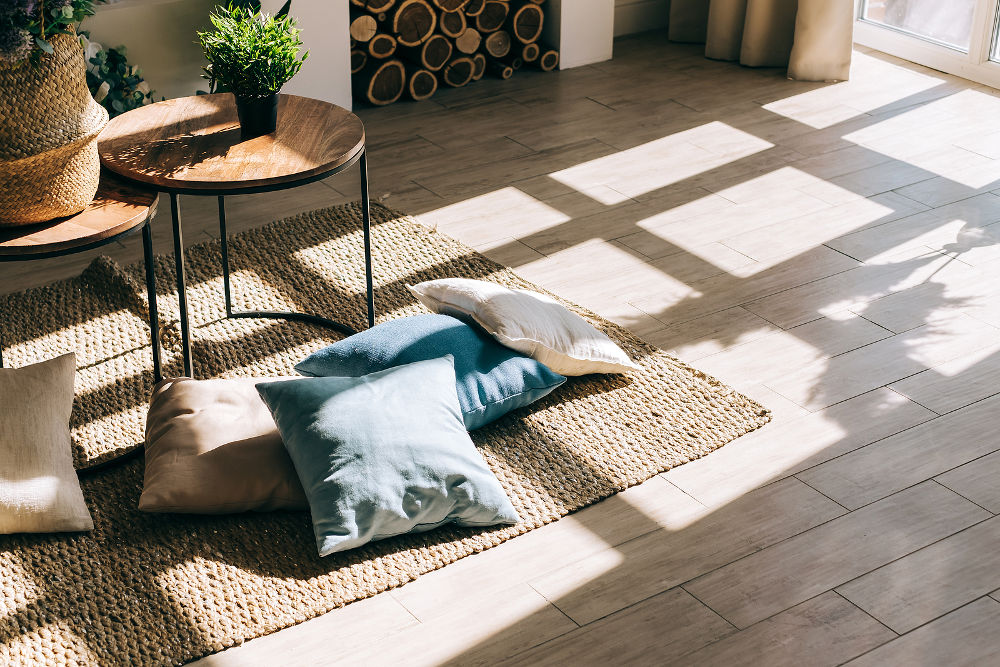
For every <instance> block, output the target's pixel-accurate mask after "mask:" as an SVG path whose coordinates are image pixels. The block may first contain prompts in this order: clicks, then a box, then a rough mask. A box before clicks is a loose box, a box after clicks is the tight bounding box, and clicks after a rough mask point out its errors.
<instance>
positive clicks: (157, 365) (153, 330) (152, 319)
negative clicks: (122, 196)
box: [0, 216, 163, 383]
mask: <svg viewBox="0 0 1000 667" xmlns="http://www.w3.org/2000/svg"><path fill="white" fill-rule="evenodd" d="M152 222H153V221H152V216H150V219H148V220H146V222H145V224H143V226H142V259H143V265H144V267H145V270H146V300H147V301H148V302H149V337H150V343H151V344H152V348H153V382H154V383H155V382H159V381H160V380H162V379H163V364H162V357H161V355H160V318H159V312H158V309H157V303H156V271H155V269H154V265H153V261H154V257H153V231H152ZM3 367H4V365H3V330H2V329H0V368H3Z"/></svg>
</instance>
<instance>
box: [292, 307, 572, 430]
mask: <svg viewBox="0 0 1000 667" xmlns="http://www.w3.org/2000/svg"><path fill="white" fill-rule="evenodd" d="M445 354H450V355H452V356H453V357H455V376H456V382H457V385H458V401H459V403H460V404H461V406H462V415H463V417H464V419H465V427H466V428H467V429H468V430H470V431H472V430H473V429H477V428H479V427H480V426H485V425H486V424H488V423H490V422H491V421H494V420H496V419H499V418H500V417H503V416H504V415H505V414H507V413H508V412H510V411H511V410H514V409H516V408H521V407H524V406H525V405H530V404H531V403H534V402H535V401H537V400H538V399H540V398H542V397H543V396H545V395H546V394H548V393H549V392H551V391H552V390H553V389H555V388H556V387H558V386H559V385H561V384H562V383H563V382H565V381H566V378H565V377H563V376H562V375H559V374H558V373H554V372H552V371H551V370H549V368H548V367H547V366H545V365H544V364H542V363H539V362H538V361H535V360H534V359H531V358H529V357H527V356H525V355H523V354H521V353H520V352H515V351H514V350H512V349H510V348H508V347H505V346H503V345H501V344H500V343H498V342H497V341H496V340H495V339H494V338H493V337H492V336H490V335H489V334H488V333H486V332H485V331H482V330H480V329H478V328H474V327H472V326H469V325H468V324H466V323H465V322H462V321H460V320H457V319H455V318H454V317H449V316H448V315H415V316H413V317H403V318H400V319H396V320H390V321H388V322H383V323H382V324H379V325H378V326H375V327H372V328H371V329H368V330H366V331H362V332H361V333H358V334H355V335H353V336H351V337H350V338H345V339H344V340H342V341H338V342H336V343H334V344H333V345H331V346H329V347H327V348H324V349H322V350H320V351H319V352H316V353H314V354H312V355H310V356H308V357H306V358H305V359H304V360H303V361H301V362H299V364H298V365H297V366H296V367H295V370H296V371H298V372H299V373H301V374H302V375H310V376H313V377H321V376H334V375H336V376H353V377H357V376H360V375H365V374H367V373H373V372H375V371H381V370H384V369H386V368H392V367H393V366H401V365H403V364H410V363H413V362H415V361H424V360H426V359H435V358H437V357H441V356H443V355H445Z"/></svg>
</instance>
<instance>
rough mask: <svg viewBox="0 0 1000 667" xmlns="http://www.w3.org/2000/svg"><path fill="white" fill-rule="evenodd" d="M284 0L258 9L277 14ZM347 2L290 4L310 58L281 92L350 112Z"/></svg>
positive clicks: (265, 1) (265, 0) (298, 0)
mask: <svg viewBox="0 0 1000 667" xmlns="http://www.w3.org/2000/svg"><path fill="white" fill-rule="evenodd" d="M283 4H285V2H284V0H262V2H261V7H262V8H263V9H264V11H267V12H272V13H273V12H276V11H278V10H279V9H280V8H281V6H282V5H283ZM347 4H348V3H347V0H292V12H291V13H292V16H294V17H295V18H296V19H298V21H299V28H300V29H301V30H302V41H303V43H304V44H305V48H306V49H308V50H309V58H307V59H306V62H305V63H304V64H303V65H302V71H300V72H299V73H298V75H296V77H295V78H294V79H292V80H291V81H289V82H288V85H286V86H285V87H284V88H283V89H282V91H283V92H286V93H290V94H293V95H304V96H305V97H315V98H317V99H320V100H325V101H327V102H332V103H333V104H336V105H338V106H342V107H344V108H345V109H350V108H351V42H350V32H349V31H350V16H349V12H348V8H347Z"/></svg>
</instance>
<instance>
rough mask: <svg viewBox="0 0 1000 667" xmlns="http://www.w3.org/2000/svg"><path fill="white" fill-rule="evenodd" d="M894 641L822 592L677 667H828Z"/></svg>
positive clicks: (867, 618)
mask: <svg viewBox="0 0 1000 667" xmlns="http://www.w3.org/2000/svg"><path fill="white" fill-rule="evenodd" d="M895 638H896V635H895V634H894V633H893V632H892V631H891V630H889V629H887V628H886V627H885V626H883V625H882V624H880V623H879V622H878V621H876V620H874V619H873V618H872V617H871V616H868V615H867V614H865V613H864V612H863V611H861V610H860V609H858V608H857V607H855V606H854V605H852V604H851V603H850V602H847V601H846V600H844V598H842V597H840V596H839V595H837V594H836V593H830V592H827V593H823V594H822V595H819V596H817V597H815V598H813V599H811V600H808V601H806V602H803V603H802V604H799V605H796V606H795V607H792V608H791V609H789V610H787V611H784V612H782V613H780V614H777V615H776V616H772V617H771V618H769V619H767V620H766V621H761V622H760V623H757V624H756V625H752V626H750V627H749V628H747V629H745V630H742V631H740V632H737V633H735V634H732V635H730V636H728V637H726V638H724V639H721V640H719V641H717V642H715V643H714V644H712V645H711V646H708V647H706V648H704V649H701V650H700V651H696V652H694V653H692V654H691V655H686V656H684V657H683V658H682V659H681V660H680V661H678V663H679V664H684V665H691V666H692V667H693V666H695V665H746V666H747V667H753V666H755V665H768V666H769V667H778V666H781V665H787V666H788V667H796V666H797V665H812V666H814V667H820V666H822V665H830V666H831V667H832V666H833V665H839V664H842V663H843V662H844V661H845V660H849V659H850V658H853V657H855V656H857V655H860V654H862V653H865V652H866V651H869V650H871V649H873V648H875V647H876V646H879V645H881V644H883V643H885V642H887V641H890V640H892V639H895ZM885 664H890V663H885ZM893 664H902V663H893Z"/></svg>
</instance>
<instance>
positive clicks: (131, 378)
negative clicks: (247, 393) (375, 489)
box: [0, 206, 769, 665]
mask: <svg viewBox="0 0 1000 667" xmlns="http://www.w3.org/2000/svg"><path fill="white" fill-rule="evenodd" d="M373 214H374V218H375V222H376V226H375V229H374V233H373V239H374V262H375V276H376V287H377V293H376V306H377V310H378V313H379V320H381V321H384V320H387V319H390V318H396V317H401V316H404V315H410V314H416V313H419V312H422V307H421V306H419V305H418V304H417V303H416V302H415V301H414V299H413V298H412V297H411V296H410V294H409V292H408V291H407V290H406V288H405V285H406V284H408V283H410V284H413V283H417V282H419V281H422V280H428V279H433V278H444V277H453V276H465V277H473V278H481V279H486V280H492V281H495V282H498V283H501V284H504V285H508V286H511V287H522V288H530V289H537V288H535V287H534V286H532V285H531V284H529V283H528V282H526V281H525V280H523V279H522V278H520V277H518V276H517V275H516V274H514V273H513V272H512V271H510V270H509V269H506V268H504V267H502V266H500V265H498V264H496V263H494V262H492V261H491V260H489V259H487V258H485V257H483V256H481V255H479V254H477V253H476V252H475V251H473V250H470V249H469V248H467V247H465V246H463V245H461V244H459V243H457V242H455V241H453V240H451V239H448V238H446V237H444V236H442V235H440V234H438V233H436V232H434V231H432V230H430V229H427V228H425V227H423V226H421V225H419V224H417V223H416V222H414V221H413V220H412V219H409V218H407V217H405V216H402V215H400V214H397V213H394V212H392V211H390V210H388V209H385V208H382V207H379V206H376V207H375V209H374V212H373ZM359 220H360V211H359V209H358V207H357V206H346V207H338V208H333V209H327V210H322V211H316V212H313V213H308V214H304V215H300V216H297V217H294V218H290V219H288V220H284V221H281V222H277V223H274V224H272V225H270V226H267V227H264V228H261V229H257V230H253V231H250V232H247V233H244V234H242V235H239V236H237V237H235V238H234V240H233V242H232V244H231V255H232V259H233V269H234V280H235V283H234V289H235V294H236V295H237V296H236V298H237V306H238V307H243V308H251V307H253V308H258V309H273V310H281V309H297V310H301V311H305V312H314V313H320V314H326V315H330V316H334V317H336V318H338V319H340V320H342V321H344V322H345V323H347V324H349V325H352V326H354V327H356V328H363V327H364V325H365V319H364V292H363V285H364V272H363V267H362V262H361V261H360V258H361V257H362V236H361V233H360V224H359ZM187 258H188V270H189V282H188V288H189V298H190V306H191V314H192V323H193V325H194V336H195V364H196V370H197V373H198V375H199V377H209V376H230V377H233V376H245V375H276V374H287V375H292V374H294V372H293V370H292V366H293V365H294V364H295V363H296V362H298V361H299V360H300V359H302V357H304V356H305V355H306V354H308V353H309V352H312V351H314V350H316V349H319V348H321V347H323V346H324V345H326V344H328V343H330V342H332V341H333V340H335V339H336V338H337V337H338V336H337V335H336V334H333V333H331V332H329V331H328V330H323V329H317V328H314V327H311V326H309V325H304V324H297V323H290V322H284V321H274V320H267V321H263V320H227V319H225V318H224V317H223V315H224V311H223V308H224V306H223V301H222V291H221V290H222V279H221V277H220V276H221V271H220V255H219V244H218V242H210V243H205V244H202V245H198V246H195V247H193V248H191V249H190V251H189V253H188V255H187ZM157 261H158V264H157V267H156V268H157V274H158V284H159V287H160V299H159V303H160V307H161V318H162V319H163V320H164V322H165V325H164V327H163V332H162V335H163V338H164V341H165V344H166V345H167V352H166V354H167V362H168V368H167V370H168V372H173V373H175V374H179V372H180V365H179V363H180V360H179V353H178V352H179V349H178V345H177V343H178V340H177V339H178V336H177V332H176V317H177V315H176V308H177V299H176V293H175V291H174V290H173V289H172V286H173V284H174V283H173V272H172V259H171V258H169V257H161V258H159V259H158V260H157ZM141 270H142V269H141V266H131V267H125V268H122V267H119V266H117V265H115V264H114V263H112V262H110V261H108V260H104V259H99V260H97V261H95V262H94V264H93V265H92V266H91V267H90V268H89V269H88V270H87V271H86V272H85V273H84V274H83V275H82V276H80V277H79V278H76V279H72V280H67V281H63V282H59V283H56V284H53V285H50V286H47V287H44V288H39V289H33V290H29V291H26V292H21V293H17V294H12V295H9V296H5V297H0V312H2V313H3V326H4V329H5V330H4V338H5V341H6V343H7V346H8V347H7V349H5V351H4V356H5V359H6V360H7V361H8V362H9V363H10V364H11V365H14V366H18V365H23V364H26V363H30V362H32V361H37V360H40V359H44V358H50V357H53V356H55V355H57V354H59V353H62V352H65V351H69V350H75V351H76V352H77V355H78V363H79V373H78V379H77V383H78V386H77V403H76V406H75V412H74V439H75V445H74V446H75V451H74V457H75V460H76V464H77V466H78V467H82V466H86V465H90V464H93V463H95V462H99V461H102V460H106V459H108V458H110V457H113V456H115V455H117V454H120V453H122V452H124V451H127V450H128V449H130V448H135V447H136V446H138V444H139V443H141V441H142V428H143V422H144V417H145V410H146V402H147V400H148V395H149V391H150V388H151V386H152V371H151V351H150V347H149V345H148V329H147V327H146V323H145V322H146V308H147V303H146V301H145V296H144V290H143V288H142V282H141V279H140V278H141V275H142V274H141ZM567 305H569V306H570V307H571V308H573V309H574V310H575V311H576V312H578V313H580V314H581V315H583V316H584V317H586V318H587V319H589V320H590V321H591V322H593V323H594V324H595V325H596V326H598V327H599V328H601V329H602V330H604V331H605V332H607V333H608V334H609V335H610V336H611V337H612V338H613V339H614V340H615V341H617V342H618V343H620V344H621V346H622V347H623V348H624V349H625V350H626V351H627V352H628V353H629V354H630V355H631V356H632V357H633V358H634V359H636V360H637V361H638V363H639V364H640V365H641V367H642V369H641V371H639V372H636V373H633V374H631V375H629V376H628V377H624V376H589V377H582V378H574V379H571V380H570V381H569V382H568V383H566V384H565V385H563V387H561V388H560V389H559V390H557V391H555V392H554V393H552V394H551V395H550V396H548V397H547V398H546V399H544V400H543V401H541V402H540V403H538V404H536V405H534V406H531V407H529V408H526V409H522V410H519V411H517V412H515V413H512V414H510V415H508V416H507V417H505V418H503V419H501V420H500V421H498V422H495V423H494V424H491V425H489V426H487V427H485V428H483V429H481V430H479V431H476V432H474V434H473V439H474V440H475V442H476V444H477V445H478V446H479V449H480V451H481V452H482V455H483V457H484V458H485V459H486V461H487V462H488V464H489V465H490V467H491V468H492V469H493V471H494V472H495V473H496V475H497V477H498V478H499V479H500V481H501V483H502V484H503V486H504V488H505V490H506V491H507V493H508V495H509V496H510V497H511V500H512V501H513V503H514V506H515V507H516V509H517V511H518V513H519V514H520V515H521V517H523V519H524V521H523V523H521V524H519V525H516V526H512V527H504V528H499V529H495V530H490V529H486V530H483V529H476V530H471V529H459V528H448V527H445V528H441V529H438V530H435V531H432V532H428V533H421V534H418V535H411V536H404V537H400V538H394V539H389V540H384V541H381V542H376V543H373V544H371V545H369V546H367V547H364V548H360V549H356V550H354V551H349V552H346V553H342V554H336V555H334V556H331V557H329V558H325V559H320V558H319V557H318V556H317V555H316V547H315V542H314V540H313V537H312V532H311V525H310V520H309V515H308V513H304V512H277V513H270V514H241V515H235V516H222V517H218V516H186V515H161V514H144V513H141V512H139V511H138V510H137V509H136V505H137V502H138V498H139V494H140V491H141V487H142V466H143V461H142V459H141V457H140V458H136V459H133V460H131V461H129V462H126V463H123V464H121V466H119V467H115V468H112V469H110V470H108V471H105V472H101V473H96V474H93V475H89V476H84V478H83V481H82V486H83V492H84V496H85V497H86V500H87V503H88V505H89V507H90V509H91V512H92V513H93V517H94V523H95V526H96V527H95V530H94V531H93V532H92V533H87V534H74V535H68V534H63V535H14V536H0V588H2V590H3V597H2V599H0V605H2V608H0V640H2V647H0V664H5V665H7V664H22V663H31V664H37V663H42V664H54V663H55V664H64V663H65V664H101V665H141V664H179V663H183V662H186V661H190V660H192V659H194V658H198V657H200V656H204V655H207V654H210V653H213V652H217V651H220V650H222V649H224V648H227V647H230V646H234V645H237V644H240V643H242V642H243V641H245V640H247V639H251V638H253V637H258V636H261V635H265V634H268V633H272V632H275V631H277V630H279V629H281V628H284V627H287V626H289V625H293V624H295V623H300V622H302V621H304V620H306V619H308V618H311V617H314V616H317V615H319V614H322V613H324V612H327V611H330V610H332V609H334V608H336V607H340V606H343V605H345V604H348V603H350V602H352V601H355V600H359V599H362V598H366V597H370V596H373V595H375V594H377V593H379V592H381V591H385V590H387V589H390V588H393V587H396V586H400V585H403V584H405V583H407V582H408V581H411V580H413V579H414V578H416V577H417V576H419V575H420V574H422V573H425V572H429V571H431V570H435V569H437V568H440V567H443V566H445V565H447V564H449V563H452V562H454V561H456V560H458V559H460V558H462V557H464V556H468V555H470V554H473V553H476V552H479V551H482V550H484V549H488V548H490V547H493V546H495V545H497V544H500V543H501V542H503V541H505V540H508V539H511V538H513V537H515V536H517V535H520V534H522V533H525V532H527V531H529V530H531V529H533V528H537V527H539V526H542V525H544V524H546V523H549V522H552V521H555V520H557V519H559V518H560V517H562V516H565V515H566V514H568V513H569V512H572V511H574V510H577V509H579V508H582V507H584V506H586V505H589V504H591V503H594V502H596V501H598V500H600V499H602V498H605V497H607V496H609V495H611V494H613V493H615V492H618V491H621V490H623V489H625V488H627V487H629V486H631V485H634V484H638V483H640V482H642V481H644V480H646V479H648V478H650V477H652V476H653V475H655V474H657V473H659V472H662V471H664V470H668V469H669V468H672V467H673V466H676V465H679V464H681V463H684V462H686V461H690V460H692V459H694V458H697V457H700V456H703V455H704V454H707V453H708V452H710V451H712V450H714V449H716V448H718V447H720V446H722V445H724V444H725V443H727V442H729V441H731V440H733V439H734V438H736V437H738V436H740V435H742V434H744V433H746V432H748V431H751V430H753V429H756V428H758V427H759V426H761V425H763V424H764V423H765V422H767V421H768V419H769V413H768V412H767V411H766V410H765V409H764V408H762V407H761V406H760V405H758V404H757V403H755V402H753V401H751V400H749V399H747V398H746V397H744V396H742V395H740V394H738V393H736V392H735V391H733V390H732V389H730V388H729V387H726V386H724V385H722V384H720V383H719V382H717V381H715V380H713V379H711V378H708V377H706V376H705V375H704V374H702V373H700V372H699V371H697V370H694V369H692V368H690V367H688V366H686V365H684V364H682V363H680V362H678V361H677V360H675V359H673V358H671V357H670V356H669V355H667V354H665V353H664V352H661V351H659V350H657V349H656V348H653V347H651V346H649V345H648V344H646V343H644V342H642V341H641V340H639V339H638V338H636V337H635V336H633V335H632V334H631V333H629V332H628V331H625V330H624V329H622V328H620V327H618V326H616V325H614V324H611V323H609V322H607V321H604V320H602V319H600V318H599V317H597V316H595V315H594V314H593V313H590V312H587V311H585V310H583V309H580V308H578V307H575V306H572V305H571V304H567ZM331 640H332V641H335V640H334V639H331Z"/></svg>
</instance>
